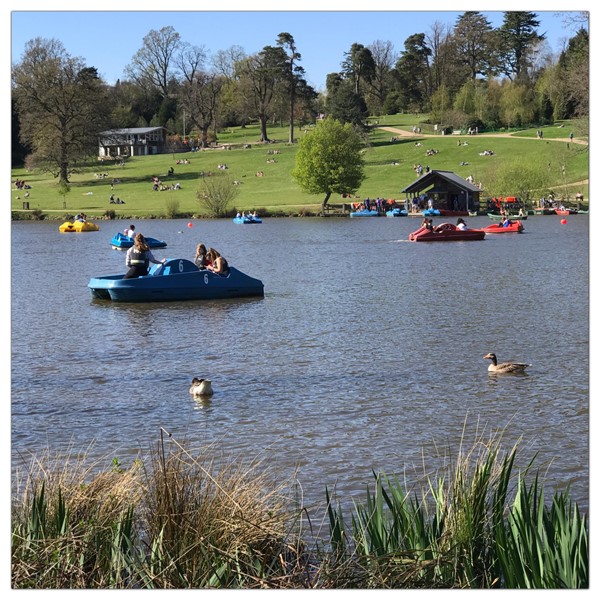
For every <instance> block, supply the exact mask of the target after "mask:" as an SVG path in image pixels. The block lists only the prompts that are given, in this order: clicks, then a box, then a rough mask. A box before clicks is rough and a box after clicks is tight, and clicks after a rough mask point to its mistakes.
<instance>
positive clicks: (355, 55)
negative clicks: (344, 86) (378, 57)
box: [342, 43, 375, 94]
mask: <svg viewBox="0 0 600 600" xmlns="http://www.w3.org/2000/svg"><path fill="white" fill-rule="evenodd" d="M344 56H345V58H344V61H343V62H342V73H343V74H344V76H345V77H346V78H347V79H350V80H351V81H352V82H353V84H354V93H355V94H360V93H361V91H362V89H361V82H363V81H364V82H366V83H370V82H371V81H372V80H373V77H374V76H375V61H374V60H373V55H372V54H371V50H369V48H366V47H365V46H363V45H362V44H357V43H354V44H352V46H351V48H350V51H349V52H344Z"/></svg>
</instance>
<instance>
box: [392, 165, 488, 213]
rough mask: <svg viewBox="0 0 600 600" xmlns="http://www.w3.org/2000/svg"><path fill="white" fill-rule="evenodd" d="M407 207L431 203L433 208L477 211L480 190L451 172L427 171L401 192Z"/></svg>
mask: <svg viewBox="0 0 600 600" xmlns="http://www.w3.org/2000/svg"><path fill="white" fill-rule="evenodd" d="M402 192H403V193H405V194H406V204H407V206H415V205H417V204H418V203H419V201H421V202H422V203H423V201H425V202H427V201H428V200H432V201H433V207H434V208H437V209H438V210H439V209H443V210H454V211H471V212H473V211H477V210H479V195H480V194H481V190H480V189H479V188H478V187H477V186H476V185H473V184H472V183H469V182H468V181H467V180H466V179H463V178H462V177H460V176H459V175H457V174H456V173H453V172H452V171H435V170H433V171H429V173H425V174H424V175H422V176H421V177H419V178H418V179H417V180H416V181H413V182H412V183H411V184H410V185H407V186H406V187H405V188H404V189H403V190H402Z"/></svg>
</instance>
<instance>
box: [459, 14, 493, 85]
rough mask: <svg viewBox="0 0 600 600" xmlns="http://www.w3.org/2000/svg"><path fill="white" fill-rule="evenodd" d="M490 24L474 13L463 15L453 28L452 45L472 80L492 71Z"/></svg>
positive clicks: (480, 15)
mask: <svg viewBox="0 0 600 600" xmlns="http://www.w3.org/2000/svg"><path fill="white" fill-rule="evenodd" d="M491 32H492V25H491V23H490V22H489V21H488V20H487V19H486V18H485V17H484V16H483V15H482V14H481V13H480V12H476V11H467V12H465V13H463V14H462V15H461V16H460V17H458V20H457V21H456V25H455V26H454V45H455V49H456V52H457V55H458V58H459V60H460V61H461V62H462V63H463V64H464V65H465V66H466V68H467V69H468V72H469V76H470V77H471V79H472V80H475V79H477V76H478V75H485V76H488V75H490V73H492V72H493V71H494V68H493V63H494V54H493V51H492V46H491Z"/></svg>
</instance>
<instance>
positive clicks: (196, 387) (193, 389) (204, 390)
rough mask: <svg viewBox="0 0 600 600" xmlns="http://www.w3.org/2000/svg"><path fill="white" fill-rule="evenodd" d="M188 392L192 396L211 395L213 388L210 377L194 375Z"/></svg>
mask: <svg viewBox="0 0 600 600" xmlns="http://www.w3.org/2000/svg"><path fill="white" fill-rule="evenodd" d="M190 394H192V396H212V395H213V389H212V383H211V381H210V379H198V377H194V379H192V385H191V386H190Z"/></svg>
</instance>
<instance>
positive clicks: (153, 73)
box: [125, 26, 181, 98]
mask: <svg viewBox="0 0 600 600" xmlns="http://www.w3.org/2000/svg"><path fill="white" fill-rule="evenodd" d="M180 48H181V38H180V35H179V34H178V33H177V32H176V31H175V29H173V27H171V26H168V27H163V28H162V29H160V30H159V31H156V30H154V29H153V30H151V31H150V33H148V34H147V35H146V36H145V37H144V40H143V46H142V47H141V48H140V49H139V50H138V51H137V52H136V53H135V54H134V56H133V58H132V59H131V63H130V64H129V65H128V66H127V67H126V69H125V71H126V73H127V75H128V76H129V77H130V78H131V79H132V80H133V81H135V82H137V83H138V84H140V85H150V86H151V87H154V88H156V89H157V90H159V91H160V94H161V96H162V97H163V98H166V97H167V96H168V95H169V83H170V81H171V78H172V77H173V75H174V73H173V61H174V57H175V55H176V52H177V51H178V50H179V49H180Z"/></svg>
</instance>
